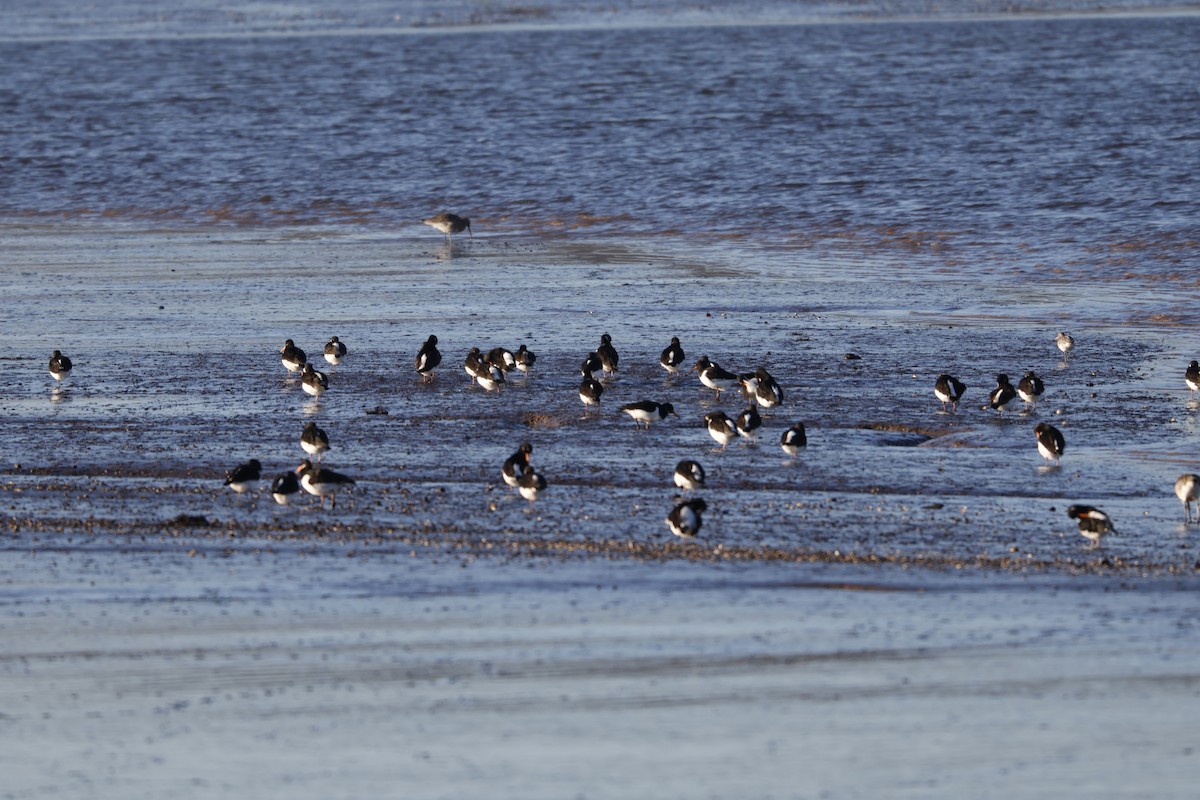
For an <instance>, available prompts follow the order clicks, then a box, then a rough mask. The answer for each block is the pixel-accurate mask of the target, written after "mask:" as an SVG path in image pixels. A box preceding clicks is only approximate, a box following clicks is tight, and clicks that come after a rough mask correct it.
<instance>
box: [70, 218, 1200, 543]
mask: <svg viewBox="0 0 1200 800" xmlns="http://www.w3.org/2000/svg"><path fill="white" fill-rule="evenodd" d="M422 222H424V223H425V224H426V225H429V226H430V227H432V228H435V229H436V230H438V231H441V232H442V233H443V234H444V235H445V236H446V239H447V241H452V237H453V235H454V234H456V233H462V232H463V231H464V230H465V231H467V232H468V234H471V221H470V220H469V219H467V218H466V217H460V216H458V215H457V214H450V213H442V214H438V215H436V216H433V217H429V218H427V219H424V220H422ZM471 235H473V234H471ZM1055 343H1056V344H1057V346H1058V349H1059V350H1060V351H1062V353H1063V356H1064V358H1070V355H1071V352H1072V351H1073V350H1074V349H1075V340H1074V339H1073V338H1072V337H1071V335H1070V334H1069V333H1066V332H1065V331H1060V332H1059V333H1058V335H1057V336H1056V337H1055ZM437 344H438V339H437V337H436V336H430V337H429V338H428V339H427V340H426V341H425V344H424V345H422V346H421V349H420V351H419V352H418V353H417V357H416V361H415V364H414V366H415V368H416V370H417V372H418V373H419V374H420V376H421V380H422V381H430V380H433V375H434V370H436V369H437V368H438V366H439V365H440V364H441V363H442V354H441V352H439V351H438V348H437ZM346 352H347V350H346V345H345V344H344V343H342V342H341V341H340V340H339V339H338V337H336V336H334V337H332V338H331V339H330V340H329V342H328V343H327V344H326V345H325V349H324V356H325V360H326V361H327V362H329V363H330V364H332V365H337V364H341V363H342V360H343V359H344V358H345V357H346ZM684 358H685V356H684V351H683V348H682V347H681V346H680V343H679V337H672V338H671V343H670V344H669V345H668V346H667V347H666V348H665V349H664V350H663V351H662V355H661V356H660V357H659V364H661V365H662V367H663V369H665V370H667V372H668V373H671V374H676V373H678V372H679V369H680V367H681V366H683V365H684ZM535 360H536V356H535V355H534V354H533V353H532V352H531V351H530V350H529V349H528V348H527V347H526V346H525V345H523V344H522V345H521V346H520V347H518V348H517V350H516V352H512V351H509V350H506V349H504V348H503V347H496V348H493V349H492V350H490V351H489V352H487V353H486V354H485V353H483V352H482V351H481V350H480V349H479V348H478V347H473V348H471V350H470V352H468V353H467V357H466V360H465V361H464V362H463V369H464V370H465V371H466V373H467V375H468V376H469V377H470V378H471V379H472V380H473V381H474V382H476V383H478V384H479V385H480V386H482V387H483V388H484V390H485V391H488V392H492V391H498V390H499V389H500V387H501V386H502V385H503V384H504V383H505V379H506V376H507V375H508V373H509V372H510V371H512V370H514V369H515V370H518V371H520V372H522V373H526V374H528V372H529V370H530V369H531V368H532V367H533V364H534V362H535ZM280 361H281V362H282V364H283V366H284V367H285V368H286V369H287V370H288V372H291V373H299V374H300V385H301V388H302V389H303V390H304V391H305V392H306V393H307V394H310V395H312V396H314V397H319V396H320V395H321V394H322V393H324V392H325V390H326V389H328V388H329V378H328V377H327V376H326V375H325V373H323V372H320V371H319V370H317V369H316V368H315V367H313V365H312V364H311V363H310V362H309V361H308V358H307V355H306V354H305V352H304V351H303V350H301V349H300V348H299V347H297V346H296V345H295V343H294V342H293V341H292V340H291V339H288V340H287V341H286V342H284V345H283V348H282V349H281V350H280ZM619 361H620V358H619V356H618V354H617V351H616V348H614V347H613V344H612V337H611V336H609V335H608V334H607V333H605V334H603V335H602V336H601V337H600V345H599V347H597V348H596V349H595V350H594V351H592V352H591V353H590V354H589V355H588V356H587V358H585V359H584V360H583V363H582V365H581V366H580V372H581V374H582V376H583V380H582V382H581V383H580V385H579V399H580V400H581V401H582V402H583V405H584V408H585V409H589V408H591V407H593V406H598V405H599V403H600V397H601V395H603V394H604V383H603V380H604V379H605V378H607V377H610V376H613V375H615V374H616V373H617V369H618V364H619ZM71 367H72V364H71V359H70V358H68V357H67V356H65V355H63V354H62V353H60V352H59V351H58V350H55V351H54V353H53V355H52V356H51V357H50V374H51V375H52V376H53V377H54V379H55V381H62V380H63V379H64V378H66V376H67V374H68V373H69V372H70V371H71ZM691 371H692V372H695V373H697V376H698V378H699V380H700V383H701V384H703V385H704V386H706V387H708V388H709V389H712V390H713V391H714V392H716V397H717V399H718V400H720V398H721V393H722V392H724V391H728V390H731V389H735V388H740V390H741V392H742V394H743V397H744V398H745V399H746V400H747V401H748V403H749V405H748V406H747V407H746V408H745V409H744V410H743V411H742V412H741V413H740V414H738V415H737V416H736V417H730V416H729V415H728V414H726V413H725V412H724V411H712V412H710V413H708V414H705V415H704V424H705V427H706V428H707V429H708V433H709V435H710V436H711V437H712V438H713V440H714V441H716V442H717V444H719V445H721V448H722V449H724V448H725V447H727V446H728V445H729V443H730V442H732V441H733V440H735V439H737V438H739V437H741V438H746V439H751V440H754V439H755V438H756V436H757V431H758V429H759V428H761V427H762V417H761V416H760V414H759V412H758V408H757V407H756V406H759V407H762V408H764V409H770V408H774V407H776V406H778V405H779V404H780V403H782V402H783V389H782V388H781V387H780V385H779V383H778V382H777V381H776V380H775V379H774V378H773V377H772V376H771V375H770V373H768V372H767V371H766V369H763V368H761V367H760V368H759V369H757V370H755V371H754V372H747V373H734V372H730V371H728V370H726V369H723V368H722V367H721V366H720V365H719V364H717V363H716V362H714V361H711V360H709V358H708V356H701V357H700V359H699V360H698V361H696V363H695V365H694V366H693V367H692V369H691ZM597 372H599V373H600V379H597V378H596V373H597ZM1184 381H1185V383H1186V384H1187V387H1188V389H1190V390H1191V391H1193V392H1197V391H1200V362H1197V361H1192V362H1191V363H1190V364H1189V365H1188V367H1187V370H1186V371H1185V373H1184ZM966 388H967V387H966V386H965V385H964V384H963V383H962V382H961V381H959V380H958V379H957V378H955V377H954V376H952V375H947V374H943V375H939V376H938V377H937V380H936V381H934V386H933V393H934V396H935V397H936V398H937V399H938V400H939V401H940V402H941V403H942V408H943V410H945V409H947V408H949V409H950V410H952V411H954V412H957V411H958V402H959V400H960V399H961V398H962V396H963V393H964V392H965V391H966ZM1044 391H1045V386H1044V384H1043V383H1042V380H1041V379H1040V378H1039V377H1038V376H1037V375H1036V374H1034V372H1033V371H1032V370H1031V371H1029V372H1026V373H1025V375H1024V377H1022V378H1021V380H1020V381H1019V382H1018V384H1017V385H1016V386H1015V387H1014V386H1013V385H1012V383H1011V382H1010V381H1009V378H1008V376H1007V375H1005V374H999V375H997V376H996V388H995V389H993V390H992V391H991V392H990V393H989V394H988V402H987V404H986V405H984V406H983V409H985V410H986V409H988V408H991V409H993V410H995V411H996V412H997V413H1003V412H1004V409H1005V408H1006V407H1007V406H1008V404H1009V403H1011V402H1012V401H1013V400H1014V399H1016V398H1018V397H1020V398H1021V400H1022V401H1024V403H1025V404H1026V407H1027V408H1028V407H1029V406H1032V405H1035V404H1036V403H1037V401H1038V398H1040V397H1041V395H1042V393H1043V392H1044ZM620 411H622V412H623V413H625V414H628V415H629V416H630V417H631V418H632V419H633V422H634V425H636V426H637V427H639V428H640V427H641V426H642V425H643V424H644V425H645V426H646V428H647V429H648V428H649V427H650V423H652V422H654V421H656V420H664V419H666V418H667V417H668V416H671V415H674V416H676V417H678V416H679V415H678V414H677V413H676V412H675V409H674V407H673V406H672V405H671V404H670V403H659V402H656V401H653V400H641V401H637V402H633V403H626V404H625V405H623V406H621V407H620ZM1033 432H1034V436H1035V438H1036V440H1037V449H1038V452H1039V453H1040V454H1041V455H1042V457H1043V458H1045V459H1046V461H1047V463H1049V464H1053V465H1055V466H1057V465H1058V464H1059V461H1060V459H1061V458H1062V455H1063V452H1064V450H1065V449H1066V440H1065V439H1064V438H1063V435H1062V431H1060V430H1058V428H1056V427H1054V426H1053V425H1051V424H1050V423H1048V422H1039V423H1037V424H1036V425H1034V427H1033ZM779 444H780V447H782V448H783V451H784V452H785V453H787V454H788V455H790V456H792V457H793V458H796V457H797V456H798V454H799V453H800V450H801V449H802V448H804V447H806V446H807V444H808V440H807V435H806V432H805V429H804V423H803V422H797V423H796V424H794V425H792V426H791V427H789V428H788V429H787V430H785V431H784V432H783V434H782V436H781V437H780V441H779ZM300 447H301V448H302V449H303V450H304V452H305V453H307V454H308V455H309V456H311V457H315V458H316V459H317V463H315V464H314V463H313V461H312V458H306V459H305V460H304V462H303V463H302V464H301V465H300V466H299V467H297V468H296V469H295V470H294V471H292V472H285V473H282V474H280V475H278V476H277V477H276V478H275V479H274V480H273V481H272V483H271V496H272V498H274V500H275V502H277V503H279V504H280V505H287V504H288V503H289V502H290V501H291V498H292V496H293V495H295V494H297V493H298V492H299V491H300V490H301V489H303V490H304V491H306V492H308V493H309V494H311V495H313V496H315V497H318V498H320V501H321V506H322V507H324V505H325V498H326V497H328V498H329V499H330V507H331V508H334V507H336V505H337V494H338V492H339V491H342V490H346V489H349V488H350V487H353V486H354V483H355V482H354V479H353V478H350V477H348V476H346V475H343V474H341V473H340V472H335V471H333V470H331V469H328V468H327V467H323V466H321V463H320V462H321V457H322V455H323V454H324V453H325V451H326V450H328V449H329V436H328V435H327V434H326V433H325V431H323V430H322V429H321V428H319V427H317V424H316V423H315V422H310V423H308V424H307V425H306V426H305V427H304V430H303V431H302V432H301V434H300ZM532 454H533V447H532V445H530V444H529V443H528V442H523V443H522V444H521V445H520V446H519V447H518V448H517V450H516V452H515V453H513V454H512V455H511V456H509V457H508V459H506V460H505V462H504V464H503V465H502V466H501V469H500V474H501V477H502V478H503V480H504V483H505V484H506V485H508V486H509V487H512V488H515V489H516V490H517V491H518V492H519V493H520V494H521V496H522V497H524V498H525V499H526V500H528V501H529V502H530V503H531V504H532V503H533V502H534V501H535V500H537V498H538V495H539V494H541V492H543V491H545V489H546V485H547V484H546V479H545V477H544V476H542V474H541V473H539V472H538V471H537V470H535V469H534V467H533V464H532V463H531V460H532ZM261 477H262V464H261V463H260V462H259V461H258V460H257V459H250V460H249V461H247V462H246V463H244V464H240V465H238V466H237V467H235V468H233V469H231V470H229V472H227V473H226V476H225V485H226V486H228V487H229V488H231V489H232V490H233V491H235V492H237V493H238V494H243V493H245V492H248V491H250V490H251V489H252V488H254V487H255V486H257V485H258V481H259V480H260V479H261ZM704 480H705V473H704V467H702V466H701V465H700V463H699V462H697V461H692V460H684V461H680V462H679V463H678V464H677V465H676V467H675V475H674V481H675V485H676V486H677V487H679V489H681V490H682V492H683V494H684V495H685V496H686V494H687V493H688V492H691V491H695V490H698V489H700V488H702V487H703V486H704ZM1175 495H1176V496H1177V497H1178V498H1179V500H1180V502H1181V503H1183V507H1184V513H1185V514H1186V522H1187V523H1190V522H1191V521H1192V503H1193V502H1197V503H1198V507H1200V475H1196V474H1194V473H1185V474H1183V475H1180V476H1179V478H1178V479H1177V480H1176V481H1175ZM707 508H708V505H707V504H706V503H705V501H704V499H703V498H699V497H696V498H691V499H683V500H681V501H680V502H678V503H676V504H675V506H674V507H673V508H672V509H671V512H670V513H669V514H668V515H667V519H666V523H667V526H668V527H669V528H670V529H671V532H672V533H674V534H675V535H676V536H680V537H683V538H692V537H695V536H696V535H697V534H698V533H699V532H700V526H701V524H702V521H703V520H702V515H703V513H704V512H705V511H706V510H707ZM1067 515H1068V516H1070V517H1071V518H1072V519H1074V520H1076V521H1077V522H1078V525H1079V532H1080V533H1081V534H1082V535H1083V536H1085V537H1086V538H1087V539H1089V540H1090V541H1091V542H1093V543H1099V542H1100V540H1101V538H1102V537H1103V536H1104V535H1105V534H1107V533H1116V529H1115V528H1114V526H1113V523H1112V520H1111V519H1110V518H1109V516H1108V515H1107V514H1106V513H1104V512H1103V511H1101V510H1100V509H1098V508H1095V507H1093V506H1086V505H1072V506H1070V507H1068V508H1067ZM1197 521H1200V510H1198V512H1197Z"/></svg>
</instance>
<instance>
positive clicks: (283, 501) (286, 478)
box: [271, 472, 300, 506]
mask: <svg viewBox="0 0 1200 800" xmlns="http://www.w3.org/2000/svg"><path fill="white" fill-rule="evenodd" d="M298 491H300V481H299V479H297V478H296V473H294V472H284V473H282V474H281V475H278V476H276V478H275V480H274V481H272V482H271V498H272V499H273V500H274V501H275V502H276V503H279V505H281V506H286V505H287V504H288V503H290V502H291V501H292V495H294V494H295V493H296V492H298Z"/></svg>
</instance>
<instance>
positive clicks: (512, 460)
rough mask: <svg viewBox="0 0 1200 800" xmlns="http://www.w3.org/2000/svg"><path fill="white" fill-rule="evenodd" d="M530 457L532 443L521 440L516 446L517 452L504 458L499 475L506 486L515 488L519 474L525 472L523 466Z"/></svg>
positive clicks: (527, 462)
mask: <svg viewBox="0 0 1200 800" xmlns="http://www.w3.org/2000/svg"><path fill="white" fill-rule="evenodd" d="M532 457H533V445H531V444H530V443H529V442H521V444H520V445H519V446H518V447H517V452H515V453H513V454H512V455H511V456H509V457H508V458H506V459H504V466H502V467H500V477H502V478H504V484H505V485H506V486H508V487H509V488H510V489H516V488H517V484H518V482H519V481H520V480H521V475H522V474H523V473H524V472H525V467H526V466H528V465H529V459H530V458H532Z"/></svg>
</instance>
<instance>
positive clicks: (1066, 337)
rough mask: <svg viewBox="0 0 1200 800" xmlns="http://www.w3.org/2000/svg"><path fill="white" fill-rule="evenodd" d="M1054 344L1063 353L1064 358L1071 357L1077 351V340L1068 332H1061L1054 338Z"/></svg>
mask: <svg viewBox="0 0 1200 800" xmlns="http://www.w3.org/2000/svg"><path fill="white" fill-rule="evenodd" d="M1054 343H1055V344H1056V345H1058V349H1059V350H1061V351H1062V354H1063V356H1064V357H1069V356H1070V355H1071V351H1072V350H1074V349H1075V339H1073V338H1072V337H1071V334H1069V333H1067V332H1066V331H1059V332H1058V335H1057V336H1055V337H1054Z"/></svg>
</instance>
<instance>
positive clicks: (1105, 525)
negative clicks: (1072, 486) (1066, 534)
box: [1067, 506, 1117, 544]
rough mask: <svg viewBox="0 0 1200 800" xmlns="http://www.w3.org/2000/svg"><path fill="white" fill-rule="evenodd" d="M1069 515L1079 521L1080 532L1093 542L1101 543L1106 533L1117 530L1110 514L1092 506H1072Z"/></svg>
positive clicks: (1068, 511) (1068, 510)
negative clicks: (1101, 538) (1109, 516)
mask: <svg viewBox="0 0 1200 800" xmlns="http://www.w3.org/2000/svg"><path fill="white" fill-rule="evenodd" d="M1067 516H1068V517H1070V518H1071V519H1074V520H1078V521H1079V533H1080V534H1082V535H1083V537H1084V538H1086V539H1087V540H1089V541H1090V542H1092V543H1093V544H1099V542H1100V537H1102V536H1103V535H1104V534H1106V533H1116V532H1117V529H1116V528H1114V527H1113V524H1112V520H1111V519H1109V518H1108V514H1105V513H1104V512H1103V511H1101V510H1100V509H1098V508H1094V507H1092V506H1071V507H1070V508H1068V509H1067Z"/></svg>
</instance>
